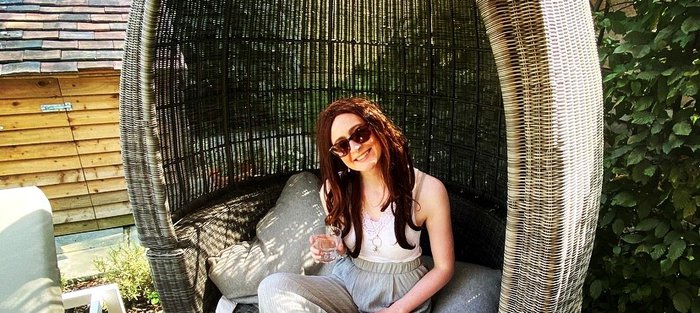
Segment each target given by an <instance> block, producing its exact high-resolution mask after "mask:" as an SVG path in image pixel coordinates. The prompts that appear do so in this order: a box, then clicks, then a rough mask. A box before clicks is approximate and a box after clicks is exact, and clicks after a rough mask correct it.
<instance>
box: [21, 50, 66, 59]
mask: <svg viewBox="0 0 700 313" xmlns="http://www.w3.org/2000/svg"><path fill="white" fill-rule="evenodd" d="M23 57H24V59H25V60H28V61H43V60H60V59H61V50H25V51H24V56H23Z"/></svg>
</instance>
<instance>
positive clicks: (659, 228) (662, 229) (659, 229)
mask: <svg viewBox="0 0 700 313" xmlns="http://www.w3.org/2000/svg"><path fill="white" fill-rule="evenodd" d="M669 229H671V226H669V225H668V224H667V223H666V222H659V224H658V225H656V229H655V230H654V236H656V238H662V237H663V236H666V233H668V231H669Z"/></svg>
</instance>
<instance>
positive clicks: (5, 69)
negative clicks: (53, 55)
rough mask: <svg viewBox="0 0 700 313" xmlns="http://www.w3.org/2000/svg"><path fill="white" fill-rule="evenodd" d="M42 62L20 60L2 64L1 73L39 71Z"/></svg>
mask: <svg viewBox="0 0 700 313" xmlns="http://www.w3.org/2000/svg"><path fill="white" fill-rule="evenodd" d="M40 68H41V62H19V63H8V64H3V65H2V72H1V73H0V75H9V74H28V73H39V71H40Z"/></svg>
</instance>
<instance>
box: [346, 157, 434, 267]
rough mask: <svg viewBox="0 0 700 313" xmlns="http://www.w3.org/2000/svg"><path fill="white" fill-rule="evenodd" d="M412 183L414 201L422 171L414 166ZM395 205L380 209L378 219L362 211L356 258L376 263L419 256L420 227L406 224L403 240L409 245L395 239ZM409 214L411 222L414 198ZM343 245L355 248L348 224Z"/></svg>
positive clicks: (352, 229)
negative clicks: (409, 247)
mask: <svg viewBox="0 0 700 313" xmlns="http://www.w3.org/2000/svg"><path fill="white" fill-rule="evenodd" d="M415 173H416V184H415V186H414V187H413V199H414V200H415V201H416V202H417V201H418V197H416V195H418V192H419V191H420V188H421V187H422V185H423V179H424V178H425V175H426V174H425V173H423V172H421V171H419V170H418V169H415ZM394 207H395V205H394V204H393V203H392V204H391V205H390V206H389V207H388V208H387V209H386V210H384V212H382V214H381V216H380V217H379V220H376V221H375V220H372V219H371V218H370V216H369V215H368V214H367V213H365V212H362V232H363V236H362V238H363V239H362V248H361V249H360V255H359V256H358V258H361V259H364V260H367V261H371V262H377V263H400V262H408V261H412V260H414V259H416V258H417V257H420V256H421V254H422V250H421V248H420V234H421V231H420V230H418V231H415V230H413V229H412V228H411V227H409V226H408V225H406V226H405V228H406V240H407V241H408V243H409V244H410V245H412V246H414V248H413V249H411V250H408V249H404V248H402V247H401V246H400V245H399V243H398V241H397V240H396V234H395V233H394V220H395V218H394V214H393V210H394ZM411 216H412V219H413V223H416V208H415V202H414V203H413V205H412V206H411ZM343 242H344V243H345V246H346V247H347V248H348V249H350V250H353V249H355V227H354V226H351V227H350V232H348V234H347V235H346V236H345V237H343Z"/></svg>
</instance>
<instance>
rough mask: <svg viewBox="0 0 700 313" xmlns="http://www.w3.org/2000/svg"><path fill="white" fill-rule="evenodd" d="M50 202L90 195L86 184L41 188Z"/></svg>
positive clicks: (67, 184)
mask: <svg viewBox="0 0 700 313" xmlns="http://www.w3.org/2000/svg"><path fill="white" fill-rule="evenodd" d="M39 189H41V191H43V192H44V194H45V195H46V197H47V198H49V200H51V199H55V198H63V197H73V196H80V195H87V194H88V187H87V183H86V182H78V183H65V184H58V185H50V186H41V187H39Z"/></svg>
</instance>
